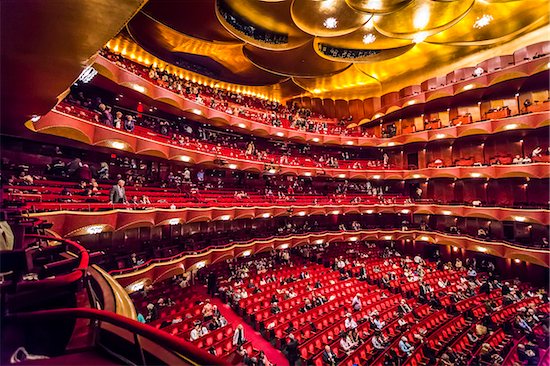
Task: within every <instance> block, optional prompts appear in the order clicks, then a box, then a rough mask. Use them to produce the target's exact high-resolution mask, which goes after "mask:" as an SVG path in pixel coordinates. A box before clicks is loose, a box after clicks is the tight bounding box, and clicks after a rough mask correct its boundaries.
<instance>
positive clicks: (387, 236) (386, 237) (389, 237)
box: [384, 235, 392, 240]
mask: <svg viewBox="0 0 550 366" xmlns="http://www.w3.org/2000/svg"><path fill="white" fill-rule="evenodd" d="M384 239H386V240H391V239H392V236H391V235H386V236H384Z"/></svg>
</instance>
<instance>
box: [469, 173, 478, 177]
mask: <svg viewBox="0 0 550 366" xmlns="http://www.w3.org/2000/svg"><path fill="white" fill-rule="evenodd" d="M470 176H471V177H472V178H479V177H481V173H472V174H470Z"/></svg>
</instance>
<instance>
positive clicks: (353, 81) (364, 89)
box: [292, 65, 380, 99]
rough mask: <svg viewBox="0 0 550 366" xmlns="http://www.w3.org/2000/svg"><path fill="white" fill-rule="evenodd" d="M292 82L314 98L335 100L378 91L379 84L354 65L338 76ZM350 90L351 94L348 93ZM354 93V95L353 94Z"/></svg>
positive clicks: (298, 79) (297, 78)
mask: <svg viewBox="0 0 550 366" xmlns="http://www.w3.org/2000/svg"><path fill="white" fill-rule="evenodd" d="M292 80H293V81H294V82H295V83H296V84H298V85H299V86H301V87H302V88H303V89H305V90H307V91H309V92H310V93H312V94H314V96H320V97H323V98H325V97H328V98H333V99H337V98H339V97H342V98H344V96H345V97H346V98H348V97H349V98H354V97H359V96H360V95H364V94H365V93H369V92H377V91H379V90H380V82H379V81H378V80H376V79H375V78H373V77H372V76H370V75H367V74H365V73H363V72H361V71H360V70H359V69H358V68H357V67H356V65H353V66H351V67H349V68H347V69H346V70H345V71H342V72H341V73H339V74H336V75H331V76H326V77H322V78H300V77H294V78H292ZM350 90H352V93H350ZM353 93H355V94H353Z"/></svg>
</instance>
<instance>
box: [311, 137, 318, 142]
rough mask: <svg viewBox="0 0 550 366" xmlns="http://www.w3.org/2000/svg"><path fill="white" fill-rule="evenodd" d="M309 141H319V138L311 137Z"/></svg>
mask: <svg viewBox="0 0 550 366" xmlns="http://www.w3.org/2000/svg"><path fill="white" fill-rule="evenodd" d="M311 141H313V142H319V138H318V137H314V138H312V139H311Z"/></svg>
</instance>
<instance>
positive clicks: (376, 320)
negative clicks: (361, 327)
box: [373, 316, 386, 330]
mask: <svg viewBox="0 0 550 366" xmlns="http://www.w3.org/2000/svg"><path fill="white" fill-rule="evenodd" d="M373 323H374V325H375V326H376V328H377V329H378V330H382V328H384V327H385V326H386V322H385V321H382V320H380V318H379V317H378V316H376V317H375V318H374V320H373Z"/></svg>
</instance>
